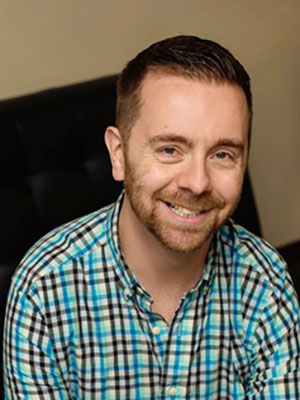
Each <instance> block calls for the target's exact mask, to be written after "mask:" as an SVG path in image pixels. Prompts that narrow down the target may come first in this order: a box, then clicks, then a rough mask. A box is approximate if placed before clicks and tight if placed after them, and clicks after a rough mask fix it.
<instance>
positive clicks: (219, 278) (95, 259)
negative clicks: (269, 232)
mask: <svg viewBox="0 0 300 400" xmlns="http://www.w3.org/2000/svg"><path fill="white" fill-rule="evenodd" d="M251 117H252V100H251V91H250V83H249V77H248V75H247V73H246V71H245V70H244V68H243V67H242V66H241V64H240V63H239V62H238V61H237V60H236V59H235V58H234V57H233V56H232V55H231V54H230V53H229V52H228V51H227V50H225V49H224V48H223V47H221V46H220V45H218V44H217V43H214V42H211V41H208V40H202V39H199V38H197V37H192V36H178V37H174V38H171V39H166V40H163V41H161V42H158V43H155V44H153V45H152V46H150V47H149V48H148V49H146V50H144V51H143V52H141V53H140V54H138V55H137V57H135V58H134V59H133V60H132V61H130V62H129V63H128V65H127V66H126V68H125V69H124V70H123V72H122V74H121V76H120V79H119V83H118V99H117V127H108V128H107V131H106V134H105V140H106V144H107V147H108V150H109V154H110V158H111V163H112V170H113V176H114V178H115V179H116V180H120V181H124V193H122V195H121V196H120V198H119V199H118V200H117V201H116V203H115V204H113V205H111V206H108V207H106V208H104V209H102V210H99V211H97V212H94V213H93V214H91V215H88V216H85V217H83V218H80V219H78V220H76V221H74V222H71V223H69V224H67V225H65V226H63V227H61V228H58V229H57V230H55V231H54V232H52V233H50V234H48V235H47V237H45V238H43V239H42V240H41V241H40V242H39V243H38V244H37V245H36V246H35V247H34V248H33V249H31V250H30V251H29V253H28V254H27V256H26V257H25V259H24V260H23V262H22V264H21V266H20V267H19V270H18V272H17V274H16V275H15V277H14V281H13V285H12V288H11V291H10V297H9V305H8V309H7V319H6V327H5V346H6V350H5V378H6V396H7V398H11V399H16V398H28V399H50V398H53V399H75V398H76V399H109V400H111V399H126V400H127V399H128V400H133V399H143V400H144V399H145V400H146V399H155V400H156V399H167V398H174V399H245V398H248V399H299V398H300V383H299V382H300V372H299V365H300V364H299V361H300V360H299V351H300V322H299V321H300V319H299V309H298V303H297V300H296V297H295V293H294V290H293V288H292V286H291V283H290V278H289V275H288V274H287V271H286V266H285V264H284V263H283V261H282V260H281V259H280V258H279V256H278V255H277V253H276V252H275V251H274V250H273V249H272V248H271V246H269V245H268V244H267V243H265V242H264V241H263V240H261V239H259V238H257V237H255V236H254V235H252V234H251V233H249V232H248V231H246V230H245V229H243V228H242V227H240V226H238V225H236V224H235V223H234V222H233V221H232V220H231V219H230V218H229V217H230V215H231V214H232V212H233V210H234V209H235V207H236V205H237V203H238V201H239V198H240V194H241V188H242V182H243V176H244V173H245V170H246V166H247V160H248V151H249V140H250V129H251V127H250V126H251Z"/></svg>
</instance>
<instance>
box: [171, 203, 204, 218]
mask: <svg viewBox="0 0 300 400" xmlns="http://www.w3.org/2000/svg"><path fill="white" fill-rule="evenodd" d="M166 205H167V206H168V207H169V208H170V209H171V210H172V211H173V212H174V213H175V214H177V215H179V216H180V217H185V218H193V217H196V216H197V215H200V214H202V213H203V212H205V210H201V211H200V210H189V209H188V208H185V207H179V206H176V205H174V204H171V203H166Z"/></svg>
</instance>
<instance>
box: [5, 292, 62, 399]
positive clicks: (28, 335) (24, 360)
mask: <svg viewBox="0 0 300 400" xmlns="http://www.w3.org/2000/svg"><path fill="white" fill-rule="evenodd" d="M4 382H5V399H12V400H16V399H24V398H25V399H60V400H64V399H68V398H69V396H68V392H67V389H66V385H65V382H64V381H63V375H62V373H61V371H59V369H58V367H57V363H56V357H55V353H54V350H53V346H52V343H51V338H50V335H49V332H48V329H47V325H46V323H45V318H44V316H43V314H42V312H41V306H40V305H38V304H36V301H35V300H34V296H33V295H32V293H31V294H28V293H27V294H26V293H23V292H22V291H21V290H20V288H19V289H18V288H17V287H16V286H14V285H12V287H11V290H10V294H9V298H8V305H7V310H6V321H5V328H4Z"/></svg>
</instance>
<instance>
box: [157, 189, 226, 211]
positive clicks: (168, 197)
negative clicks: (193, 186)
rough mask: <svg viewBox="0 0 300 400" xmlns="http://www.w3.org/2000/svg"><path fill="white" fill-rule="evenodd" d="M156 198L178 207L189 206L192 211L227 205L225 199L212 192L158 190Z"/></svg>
mask: <svg viewBox="0 0 300 400" xmlns="http://www.w3.org/2000/svg"><path fill="white" fill-rule="evenodd" d="M155 197H156V199H158V200H161V201H164V202H165V203H171V204H173V205H176V206H178V207H183V208H188V209H189V210H192V211H200V210H201V211H204V210H205V211H207V210H211V209H213V208H218V209H221V208H223V207H224V206H225V200H223V199H222V198H219V197H215V196H212V195H210V194H205V193H204V194H201V195H195V194H194V193H185V192H176V193H169V192H164V191H162V192H158V193H157V194H156V196H155Z"/></svg>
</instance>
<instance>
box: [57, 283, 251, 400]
mask: <svg viewBox="0 0 300 400" xmlns="http://www.w3.org/2000/svg"><path fill="white" fill-rule="evenodd" d="M96 293H97V294H96ZM68 307H69V309H71V310H72V312H71V313H69V321H70V323H69V326H68V329H66V330H65V331H64V332H63V335H62V331H61V329H60V331H59V330H57V331H55V330H54V331H53V335H54V337H55V338H56V340H55V346H56V349H55V352H56V354H60V355H61V356H60V360H59V362H60V369H61V370H62V371H65V380H66V381H67V382H69V384H70V388H69V390H70V396H71V394H72V396H74V398H75V397H76V398H77V399H84V398H97V399H123V398H124V399H145V400H147V399H160V398H161V399H164V398H167V397H168V396H170V394H168V393H171V394H172V393H173V395H172V396H173V397H172V398H178V399H180V398H182V399H183V398H184V399H207V398H209V399H221V398H233V399H238V398H244V396H245V391H244V387H243V377H242V376H241V371H243V368H245V366H244V365H243V362H242V360H243V359H245V357H247V355H246V353H245V349H244V348H243V345H242V343H240V341H239V339H238V336H237V334H236V329H235V326H234V322H233V321H232V318H231V310H230V307H229V305H228V301H225V300H224V301H220V298H219V297H218V296H216V295H215V294H214V293H213V292H211V291H206V292H205V291H203V292H202V293H201V292H199V294H198V295H197V296H194V297H192V298H190V299H186V301H185V302H183V303H182V304H181V305H180V307H179V308H178V310H177V311H176V313H175V316H174V318H173V322H172V324H171V325H168V324H167V323H166V322H165V321H164V320H163V319H162V318H161V317H160V316H159V315H158V314H157V313H155V312H153V310H151V307H150V305H149V302H148V301H147V300H146V299H143V298H139V300H137V299H136V297H135V296H130V295H129V294H128V293H127V294H126V292H125V293H124V292H122V291H116V292H115V293H110V295H108V294H107V293H106V294H105V295H103V292H102V293H101V292H100V291H99V292H98V291H97V292H94V293H93V295H92V294H91V293H90V294H89V292H88V291H86V292H85V294H82V296H77V299H74V301H73V302H72V303H69V304H68ZM66 343H67V346H66ZM65 349H68V351H67V350H65ZM70 377H71V379H70ZM93 393H94V395H95V397H93V396H94V395H93ZM222 393H227V394H226V396H227V395H228V394H229V393H231V396H229V397H226V396H225V397H222V395H221V394H222Z"/></svg>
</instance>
